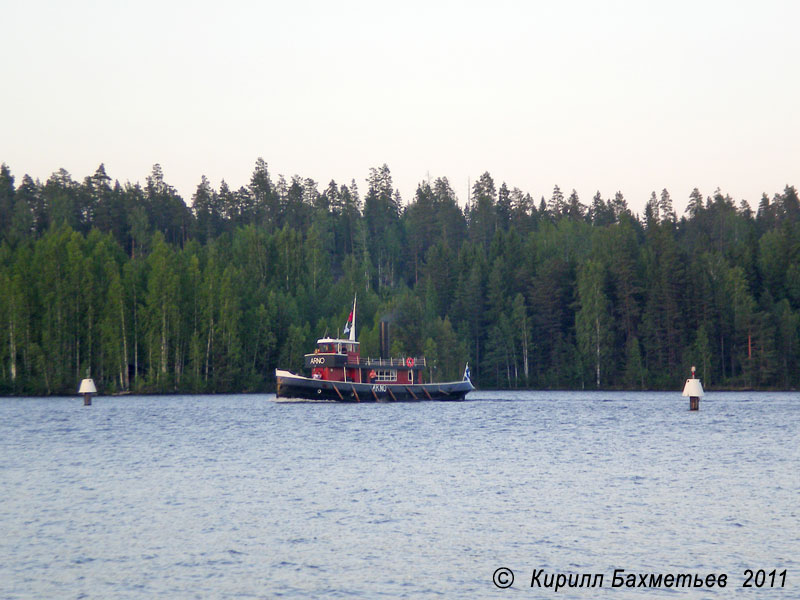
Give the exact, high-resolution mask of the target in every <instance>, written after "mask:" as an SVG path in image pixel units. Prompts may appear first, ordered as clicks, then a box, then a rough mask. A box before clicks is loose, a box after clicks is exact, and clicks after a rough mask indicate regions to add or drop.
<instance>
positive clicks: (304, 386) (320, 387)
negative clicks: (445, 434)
mask: <svg viewBox="0 0 800 600" xmlns="http://www.w3.org/2000/svg"><path fill="white" fill-rule="evenodd" d="M275 377H276V379H277V382H278V387H277V392H276V395H277V397H278V399H281V400H305V401H315V402H418V401H421V400H437V401H459V400H463V399H464V397H465V396H466V395H467V394H468V393H469V392H471V391H473V390H474V389H475V388H474V387H473V386H472V383H470V382H469V381H451V382H448V383H424V384H419V383H415V384H413V385H403V384H394V383H392V384H390V383H375V384H372V383H351V382H349V381H347V382H346V381H323V380H321V379H310V378H308V377H302V376H300V375H295V374H294V373H289V372H287V371H276V373H275Z"/></svg>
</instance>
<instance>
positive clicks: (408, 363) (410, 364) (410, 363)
mask: <svg viewBox="0 0 800 600" xmlns="http://www.w3.org/2000/svg"><path fill="white" fill-rule="evenodd" d="M406 366H407V367H413V366H414V359H413V358H411V357H410V356H409V357H408V358H407V359H406Z"/></svg>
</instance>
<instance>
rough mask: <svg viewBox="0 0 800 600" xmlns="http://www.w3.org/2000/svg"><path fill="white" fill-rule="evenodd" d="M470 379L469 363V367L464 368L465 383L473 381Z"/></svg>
mask: <svg viewBox="0 0 800 600" xmlns="http://www.w3.org/2000/svg"><path fill="white" fill-rule="evenodd" d="M470 377H471V375H470V374H469V363H467V366H466V367H465V368H464V381H471V379H470Z"/></svg>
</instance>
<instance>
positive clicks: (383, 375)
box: [375, 369, 397, 381]
mask: <svg viewBox="0 0 800 600" xmlns="http://www.w3.org/2000/svg"><path fill="white" fill-rule="evenodd" d="M375 380H376V381H397V371H396V370H395V369H385V370H383V369H379V370H377V371H375Z"/></svg>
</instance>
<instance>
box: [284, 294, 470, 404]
mask: <svg viewBox="0 0 800 600" xmlns="http://www.w3.org/2000/svg"><path fill="white" fill-rule="evenodd" d="M355 313H356V302H355V300H354V301H353V310H352V312H351V313H350V316H349V317H348V319H347V324H346V325H345V329H344V333H345V335H348V334H349V335H348V337H347V338H343V339H340V338H329V337H324V338H321V339H319V340H317V347H316V349H315V350H314V352H313V353H311V354H306V355H305V367H306V369H308V370H309V371H310V374H311V375H310V376H308V377H307V376H304V375H297V374H295V373H291V372H290V371H285V370H282V369H275V379H276V380H277V384H278V385H277V392H276V396H277V399H279V400H299V401H324V402H414V401H418V400H463V399H464V397H465V396H466V395H467V393H469V392H471V391H472V390H474V389H475V388H474V387H473V385H472V382H471V381H470V374H469V365H467V366H466V368H465V369H464V378H463V379H462V380H461V381H449V382H446V383H434V382H431V381H425V373H426V370H427V367H428V363H427V361H426V359H425V357H419V356H405V357H402V358H391V357H390V356H389V324H388V323H386V322H383V321H382V322H381V324H380V347H381V350H380V354H381V355H380V357H379V358H361V354H360V351H359V342H357V341H356V323H355Z"/></svg>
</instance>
